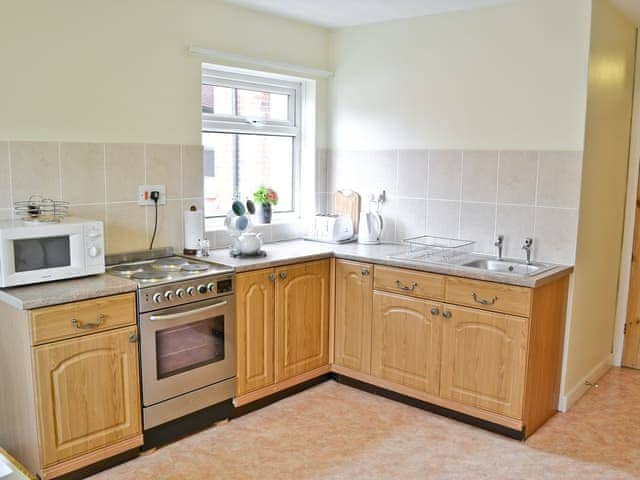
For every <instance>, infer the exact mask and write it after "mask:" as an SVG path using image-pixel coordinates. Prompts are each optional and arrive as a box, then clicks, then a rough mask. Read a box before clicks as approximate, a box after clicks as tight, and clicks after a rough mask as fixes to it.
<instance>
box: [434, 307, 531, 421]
mask: <svg viewBox="0 0 640 480" xmlns="http://www.w3.org/2000/svg"><path fill="white" fill-rule="evenodd" d="M444 313H445V315H446V316H447V318H444V319H443V321H442V363H441V376H440V396H441V397H442V398H446V399H450V400H455V401H457V402H460V403H464V404H466V405H470V406H473V407H477V408H481V409H484V410H489V411H491V412H495V413H499V414H502V415H505V416H508V417H513V418H522V398H523V394H524V379H525V367H526V353H527V336H528V327H529V321H528V319H526V318H523V317H516V316H510V315H502V314H498V313H490V312H484V311H479V310H474V309H471V308H464V307H456V306H454V305H445V306H444Z"/></svg>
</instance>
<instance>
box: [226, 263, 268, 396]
mask: <svg viewBox="0 0 640 480" xmlns="http://www.w3.org/2000/svg"><path fill="white" fill-rule="evenodd" d="M275 278H276V277H275V271H274V270H273V269H269V270H259V271H257V272H249V273H241V274H239V275H237V276H236V297H237V298H236V326H237V330H236V331H237V338H238V340H237V356H238V357H237V363H238V387H237V394H238V395H243V394H245V393H248V392H252V391H253V390H257V389H259V388H262V387H266V386H268V385H272V384H273V382H274V372H273V368H274V358H273V347H274V345H273V342H274V340H273V338H274V330H275V314H276V313H275Z"/></svg>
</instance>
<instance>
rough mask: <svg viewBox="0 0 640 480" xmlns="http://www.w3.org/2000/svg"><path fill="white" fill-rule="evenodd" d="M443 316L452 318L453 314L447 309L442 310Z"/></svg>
mask: <svg viewBox="0 0 640 480" xmlns="http://www.w3.org/2000/svg"><path fill="white" fill-rule="evenodd" d="M442 316H443V317H444V318H451V317H452V316H453V315H452V314H451V312H450V311H449V310H445V311H444V312H442Z"/></svg>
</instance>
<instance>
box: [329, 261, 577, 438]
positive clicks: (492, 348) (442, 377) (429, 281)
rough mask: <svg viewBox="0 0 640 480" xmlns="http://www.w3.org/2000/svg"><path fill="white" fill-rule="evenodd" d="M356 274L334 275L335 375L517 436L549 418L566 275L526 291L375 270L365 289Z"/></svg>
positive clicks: (347, 270)
mask: <svg viewBox="0 0 640 480" xmlns="http://www.w3.org/2000/svg"><path fill="white" fill-rule="evenodd" d="M356 273H357V270H356V269H355V266H353V265H349V264H345V265H342V266H341V265H340V264H338V265H337V267H336V317H335V321H336V327H335V331H336V335H335V352H336V358H335V365H334V367H333V369H334V371H335V372H337V373H339V374H341V375H345V376H350V377H352V378H355V379H357V380H360V381H364V382H368V383H371V384H373V385H377V386H379V387H381V388H384V389H386V390H392V391H396V392H397V393H401V394H403V395H407V396H409V397H414V398H417V399H420V400H423V401H425V402H428V403H432V404H435V405H438V406H441V407H444V408H447V409H449V410H453V411H457V412H460V413H463V414H465V415H469V416H473V417H476V418H479V419H482V420H486V421H489V422H491V423H494V424H498V425H501V426H503V427H507V428H509V429H511V430H515V431H517V432H520V433H519V434H520V435H523V436H527V435H530V434H531V433H533V432H535V430H537V429H538V428H539V427H540V426H541V425H542V424H543V423H544V422H545V421H546V420H547V419H549V418H550V417H551V416H552V415H553V414H555V412H556V410H557V405H558V399H559V388H560V372H561V366H562V346H563V334H564V319H565V315H566V302H567V291H568V283H569V277H568V275H565V276H563V277H560V278H556V279H552V280H551V281H549V282H547V283H544V284H543V285H541V286H539V287H536V288H526V287H520V286H512V285H504V284H498V283H493V282H487V281H479V280H469V279H462V278H458V277H449V276H446V275H433V274H428V275H426V274H424V273H423V272H412V271H411V270H408V269H401V268H392V267H386V266H385V267H378V266H376V267H375V268H374V282H373V287H371V285H370V284H368V283H365V282H363V281H362V280H358V279H357V277H356ZM367 294H370V295H372V298H373V301H372V311H371V323H370V325H371V343H370V355H371V357H370V358H371V368H370V371H367V370H366V368H360V367H361V365H362V364H361V363H360V359H361V358H362V357H363V354H361V352H368V351H369V350H367V349H366V347H365V346H363V343H366V342H367V341H368V338H367V337H365V336H363V333H362V332H365V331H366V329H367V328H369V322H368V321H367V319H366V314H365V313H363V311H364V310H363V309H362V308H359V307H358V305H359V302H360V299H361V298H365V297H366V295H367ZM349 335H351V338H349ZM362 338H364V340H362ZM356 340H357V341H356ZM350 342H351V343H350ZM345 345H348V346H349V347H350V350H347V349H346V347H345ZM345 352H347V354H346V355H345Z"/></svg>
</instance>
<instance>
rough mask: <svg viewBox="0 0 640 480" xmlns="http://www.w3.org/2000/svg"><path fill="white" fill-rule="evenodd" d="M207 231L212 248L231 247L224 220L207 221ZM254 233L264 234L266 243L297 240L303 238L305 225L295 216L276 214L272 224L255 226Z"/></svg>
mask: <svg viewBox="0 0 640 480" xmlns="http://www.w3.org/2000/svg"><path fill="white" fill-rule="evenodd" d="M205 230H206V235H207V238H208V239H209V243H210V244H211V248H226V247H229V246H230V245H231V236H230V235H229V232H228V231H227V229H226V227H225V226H224V219H223V218H214V219H207V220H205ZM252 231H254V232H256V233H262V238H263V241H264V243H271V242H281V241H284V240H295V239H296V238H301V237H302V236H303V233H304V223H303V221H302V220H301V219H300V218H298V217H297V216H296V215H295V214H288V213H284V214H274V216H273V219H272V223H269V224H254V226H253V230H252Z"/></svg>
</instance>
